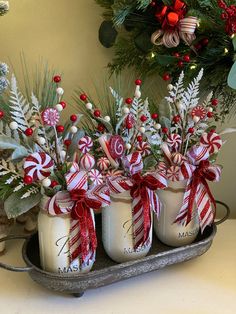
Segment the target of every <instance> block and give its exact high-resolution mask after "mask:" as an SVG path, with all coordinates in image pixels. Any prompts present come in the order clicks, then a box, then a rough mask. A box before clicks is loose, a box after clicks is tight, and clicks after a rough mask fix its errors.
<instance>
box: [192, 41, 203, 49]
mask: <svg viewBox="0 0 236 314" xmlns="http://www.w3.org/2000/svg"><path fill="white" fill-rule="evenodd" d="M194 47H195V49H197V50H201V49H202V45H201V44H200V43H197V44H195V45H194Z"/></svg>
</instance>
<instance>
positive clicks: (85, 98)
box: [79, 94, 88, 101]
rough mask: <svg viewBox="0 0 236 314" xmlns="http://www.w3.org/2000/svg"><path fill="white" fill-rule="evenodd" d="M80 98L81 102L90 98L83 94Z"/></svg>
mask: <svg viewBox="0 0 236 314" xmlns="http://www.w3.org/2000/svg"><path fill="white" fill-rule="evenodd" d="M79 98H80V100H82V101H86V100H87V98H88V97H87V95H86V94H81V95H80V96H79Z"/></svg>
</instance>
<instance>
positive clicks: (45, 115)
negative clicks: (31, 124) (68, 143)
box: [42, 108, 60, 126]
mask: <svg viewBox="0 0 236 314" xmlns="http://www.w3.org/2000/svg"><path fill="white" fill-rule="evenodd" d="M42 120H43V123H44V124H46V125H49V126H56V125H57V123H58V122H59V120H60V115H59V113H58V111H57V110H56V109H54V108H47V109H45V110H44V111H43V112H42Z"/></svg>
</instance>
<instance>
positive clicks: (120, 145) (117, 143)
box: [108, 135, 125, 159]
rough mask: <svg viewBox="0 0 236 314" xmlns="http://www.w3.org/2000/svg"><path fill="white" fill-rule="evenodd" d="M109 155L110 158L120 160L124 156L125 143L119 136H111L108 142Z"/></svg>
mask: <svg viewBox="0 0 236 314" xmlns="http://www.w3.org/2000/svg"><path fill="white" fill-rule="evenodd" d="M108 149H109V153H110V155H111V157H112V158H114V159H117V158H121V157H122V156H123V155H124V151H125V143H124V141H123V139H122V137H121V136H119V135H112V136H111V138H110V140H109V147H108Z"/></svg>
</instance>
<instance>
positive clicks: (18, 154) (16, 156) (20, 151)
mask: <svg viewBox="0 0 236 314" xmlns="http://www.w3.org/2000/svg"><path fill="white" fill-rule="evenodd" d="M28 155H29V153H28V151H27V149H26V148H25V147H23V146H21V147H19V148H17V149H15V150H14V152H13V153H12V155H11V159H12V160H20V159H23V158H24V157H26V156H28Z"/></svg>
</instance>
